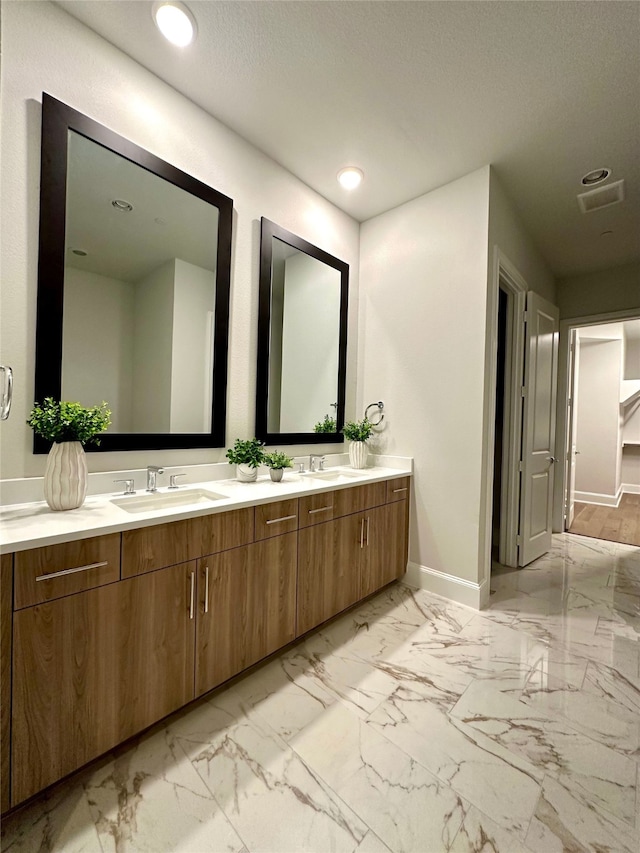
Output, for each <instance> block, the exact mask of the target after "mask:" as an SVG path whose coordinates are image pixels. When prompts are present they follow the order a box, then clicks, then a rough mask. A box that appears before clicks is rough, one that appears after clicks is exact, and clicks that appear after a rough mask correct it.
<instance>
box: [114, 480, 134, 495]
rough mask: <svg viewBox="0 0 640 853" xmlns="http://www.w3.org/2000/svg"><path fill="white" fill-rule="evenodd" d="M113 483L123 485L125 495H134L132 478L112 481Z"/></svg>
mask: <svg viewBox="0 0 640 853" xmlns="http://www.w3.org/2000/svg"><path fill="white" fill-rule="evenodd" d="M113 482H114V483H124V492H123V494H125V495H135V493H136V492H135V489H134V488H133V486H134V481H133V479H132V478H127V479H126V480H114V481H113Z"/></svg>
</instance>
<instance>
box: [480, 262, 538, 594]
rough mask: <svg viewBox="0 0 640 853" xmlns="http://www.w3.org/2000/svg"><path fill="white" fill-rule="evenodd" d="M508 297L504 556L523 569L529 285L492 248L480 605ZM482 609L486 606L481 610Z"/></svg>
mask: <svg viewBox="0 0 640 853" xmlns="http://www.w3.org/2000/svg"><path fill="white" fill-rule="evenodd" d="M501 285H502V289H503V290H504V291H505V292H506V294H507V340H506V350H505V360H506V364H505V377H504V383H505V388H504V393H505V396H504V424H503V444H502V454H503V455H502V487H501V488H502V494H501V500H500V556H501V558H502V557H504V558H505V560H506V561H507V565H513V566H517V565H518V545H517V537H518V525H519V521H520V447H521V442H522V390H521V389H522V383H523V378H524V324H525V320H524V317H525V305H526V298H527V290H528V287H527V283H526V281H525V279H524V278H523V276H522V275H521V273H520V272H519V270H518V269H517V267H516V266H515V265H514V264H513V263H512V262H511V261H510V260H509V258H508V257H507V256H506V255H505V254H504V252H502V251H501V249H500V248H499V246H494V248H493V264H492V275H491V277H490V279H489V287H488V294H487V348H486V351H485V376H486V377H487V381H486V382H485V401H484V445H483V465H482V470H483V477H484V483H483V488H482V505H481V509H480V553H479V569H480V571H479V579H480V585H481V599H482V601H484V602H486V601H487V600H488V597H489V580H490V577H491V537H492V518H493V477H494V472H495V465H494V442H495V416H496V374H497V365H498V291H499V290H500V287H501ZM481 606H482V604H481Z"/></svg>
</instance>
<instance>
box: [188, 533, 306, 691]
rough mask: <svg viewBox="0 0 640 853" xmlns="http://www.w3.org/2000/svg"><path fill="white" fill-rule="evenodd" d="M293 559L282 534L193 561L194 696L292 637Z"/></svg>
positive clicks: (292, 538) (290, 537)
mask: <svg viewBox="0 0 640 853" xmlns="http://www.w3.org/2000/svg"><path fill="white" fill-rule="evenodd" d="M296 558H297V534H296V533H287V534H284V535H283V536H275V537H273V538H270V539H265V540H263V541H261V542H256V543H255V544H253V545H247V546H245V547H242V548H234V549H233V550H230V551H225V552H224V553H222V554H214V555H212V556H211V557H205V558H203V559H202V560H200V561H199V563H198V616H197V628H196V695H197V696H200V695H202V694H203V693H206V692H207V691H209V690H211V689H213V688H214V687H216V685H218V684H221V683H222V682H223V681H226V680H227V679H228V678H231V677H232V676H234V675H237V673H239V672H242V670H243V669H246V668H247V667H248V666H251V664H253V663H256V662H257V661H259V660H261V659H262V658H263V657H266V656H267V655H269V654H271V652H274V651H276V650H277V649H279V648H281V647H282V646H284V645H286V644H287V643H289V642H291V640H293V639H294V637H295V615H296V612H295V605H296V586H295V583H296V561H297V559H296Z"/></svg>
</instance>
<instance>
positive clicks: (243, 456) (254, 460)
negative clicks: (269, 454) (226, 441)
mask: <svg viewBox="0 0 640 853" xmlns="http://www.w3.org/2000/svg"><path fill="white" fill-rule="evenodd" d="M263 447H264V441H258V439H257V438H248V439H247V440H246V441H243V440H242V439H241V438H236V440H235V443H234V445H233V447H230V448H229V449H228V450H227V459H228V460H229V462H231V463H232V464H233V465H248V466H249V468H259V467H260V465H261V464H262V462H263V461H264V450H263V449H262V448H263Z"/></svg>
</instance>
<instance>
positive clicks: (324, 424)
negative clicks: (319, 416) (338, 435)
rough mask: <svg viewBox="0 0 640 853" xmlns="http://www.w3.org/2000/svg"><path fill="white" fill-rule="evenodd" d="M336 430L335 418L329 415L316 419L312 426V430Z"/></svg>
mask: <svg viewBox="0 0 640 853" xmlns="http://www.w3.org/2000/svg"><path fill="white" fill-rule="evenodd" d="M337 430H338V425H337V424H336V419H335V418H332V417H331V415H325V416H324V420H322V421H318V423H317V424H316V425H315V426H314V428H313V431H314V432H337Z"/></svg>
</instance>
